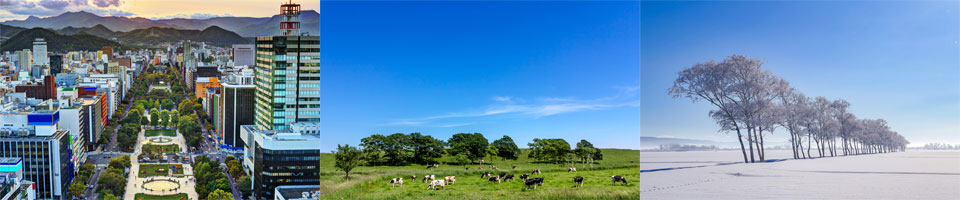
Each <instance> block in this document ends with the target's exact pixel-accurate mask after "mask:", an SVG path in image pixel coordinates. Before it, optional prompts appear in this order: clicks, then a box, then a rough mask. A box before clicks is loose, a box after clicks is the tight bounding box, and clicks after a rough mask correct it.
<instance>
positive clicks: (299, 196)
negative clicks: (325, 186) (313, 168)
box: [273, 185, 320, 200]
mask: <svg viewBox="0 0 960 200" xmlns="http://www.w3.org/2000/svg"><path fill="white" fill-rule="evenodd" d="M273 194H274V198H273V199H274V200H314V199H320V186H319V185H288V186H277V188H275V189H274V192H273Z"/></svg>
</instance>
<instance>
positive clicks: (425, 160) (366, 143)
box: [360, 133, 445, 165]
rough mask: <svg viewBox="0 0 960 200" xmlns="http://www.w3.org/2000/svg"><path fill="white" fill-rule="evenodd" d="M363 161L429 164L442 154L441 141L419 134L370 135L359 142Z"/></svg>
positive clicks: (442, 143)
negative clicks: (362, 151) (362, 152)
mask: <svg viewBox="0 0 960 200" xmlns="http://www.w3.org/2000/svg"><path fill="white" fill-rule="evenodd" d="M360 141H361V144H360V146H362V147H363V150H364V160H365V161H366V162H367V163H369V164H371V165H406V164H410V163H417V164H430V163H436V159H438V158H440V157H441V156H443V154H444V149H443V146H444V145H445V143H444V142H443V140H438V139H435V138H433V137H432V136H429V135H427V136H425V135H421V134H420V133H410V134H403V133H394V134H392V135H389V136H383V135H380V134H375V135H371V136H370V137H366V138H363V139H361V140H360Z"/></svg>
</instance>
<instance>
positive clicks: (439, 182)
mask: <svg viewBox="0 0 960 200" xmlns="http://www.w3.org/2000/svg"><path fill="white" fill-rule="evenodd" d="M445 186H446V184H444V181H443V180H434V181H431V182H430V185H427V189H428V190H429V189H431V188H433V189H437V190H439V189H440V188H444V187H445Z"/></svg>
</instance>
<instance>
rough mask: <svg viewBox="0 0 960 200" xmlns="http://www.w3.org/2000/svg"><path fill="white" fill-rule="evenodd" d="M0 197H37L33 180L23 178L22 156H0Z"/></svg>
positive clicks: (22, 199) (16, 199)
mask: <svg viewBox="0 0 960 200" xmlns="http://www.w3.org/2000/svg"><path fill="white" fill-rule="evenodd" d="M0 197H2V198H0V199H4V200H34V199H37V189H36V188H34V184H33V182H31V181H27V180H24V179H23V158H19V157H4V158H0Z"/></svg>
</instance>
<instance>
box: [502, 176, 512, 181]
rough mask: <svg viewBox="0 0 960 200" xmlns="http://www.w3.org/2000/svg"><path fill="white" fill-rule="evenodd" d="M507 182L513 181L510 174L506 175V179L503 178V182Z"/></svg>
mask: <svg viewBox="0 0 960 200" xmlns="http://www.w3.org/2000/svg"><path fill="white" fill-rule="evenodd" d="M509 180H513V174H510V175H507V176H506V177H503V181H509Z"/></svg>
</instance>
